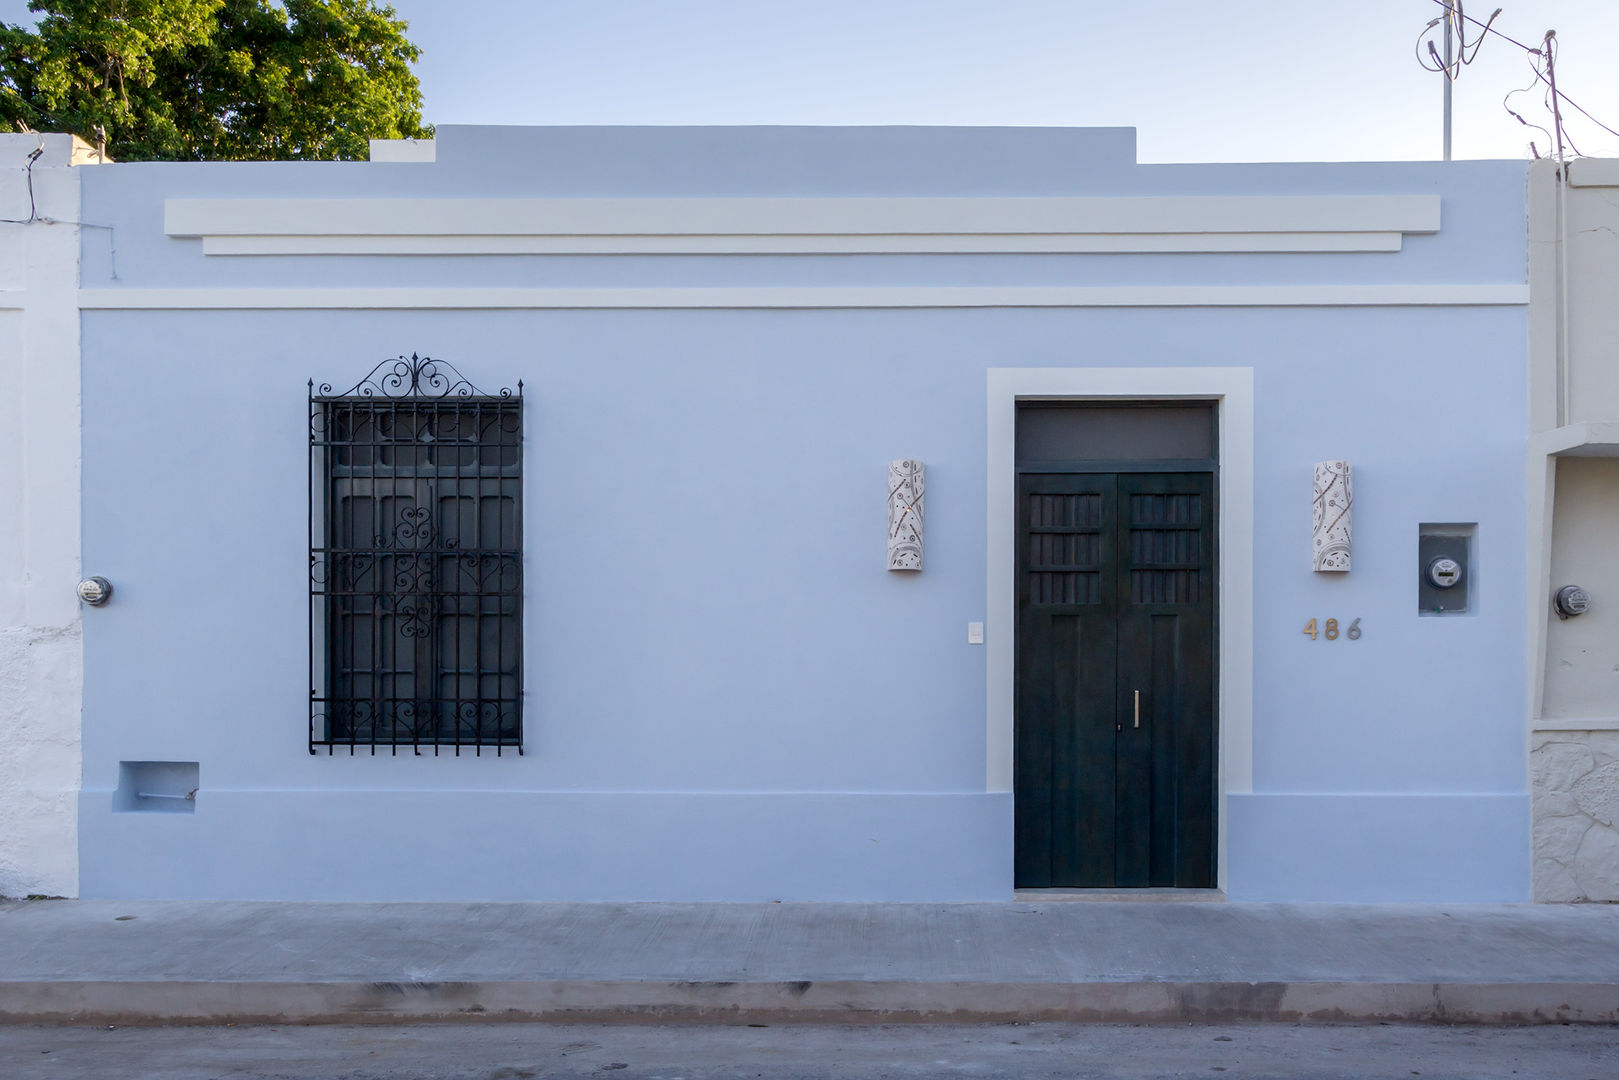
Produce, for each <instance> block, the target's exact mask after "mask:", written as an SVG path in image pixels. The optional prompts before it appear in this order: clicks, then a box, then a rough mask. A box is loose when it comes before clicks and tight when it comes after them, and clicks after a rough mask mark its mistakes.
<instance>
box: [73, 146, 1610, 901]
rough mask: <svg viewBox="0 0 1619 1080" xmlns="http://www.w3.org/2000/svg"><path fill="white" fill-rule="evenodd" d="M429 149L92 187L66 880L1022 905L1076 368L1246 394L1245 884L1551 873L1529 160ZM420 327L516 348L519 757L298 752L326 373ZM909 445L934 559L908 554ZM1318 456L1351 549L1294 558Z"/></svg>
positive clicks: (1442, 882) (351, 373)
mask: <svg viewBox="0 0 1619 1080" xmlns="http://www.w3.org/2000/svg"><path fill="white" fill-rule="evenodd" d="M395 156H399V155H395ZM408 157H409V159H410V160H396V161H389V162H382V161H374V162H371V163H356V164H343V165H312V164H311V165H287V164H278V165H230V166H223V165H128V166H126V165H115V166H108V167H105V168H102V169H97V170H95V171H94V173H92V174H89V175H88V176H87V177H86V179H85V181H84V206H85V209H84V213H85V214H86V215H87V220H95V221H97V222H103V223H106V224H109V225H111V226H113V229H114V235H115V236H116V252H117V255H116V260H117V263H116V268H114V266H113V264H112V262H111V260H110V255H109V252H110V249H109V248H108V247H107V246H105V245H102V244H98V243H97V242H95V241H94V240H93V239H91V238H85V239H84V240H83V241H82V244H81V252H82V262H83V265H82V271H81V278H82V288H81V290H80V291H79V293H78V294H77V295H78V306H79V308H80V326H81V333H82V371H83V384H84V396H83V463H84V464H83V507H84V518H83V530H82V536H83V562H84V572H85V573H87V574H100V575H104V576H105V577H107V578H108V579H109V580H111V581H112V582H113V583H114V585H115V588H116V590H117V592H116V595H115V597H114V599H113V601H112V602H111V603H109V604H108V605H106V606H105V607H103V608H98V609H94V610H90V611H88V612H87V613H86V614H85V616H84V655H85V670H86V675H85V679H84V691H83V692H84V706H83V745H84V764H83V791H82V795H81V797H80V799H79V823H78V829H79V840H78V851H79V860H78V861H79V868H80V891H81V892H82V894H83V895H85V896H144V897H158V896H171V897H220V898H228V897H253V898H286V899H400V900H404V899H429V900H431V899H446V900H448V899H457V900H469V899H564V898H566V899H606V900H658V899H739V900H740V899H748V900H754V899H788V898H793V899H940V900H943V899H985V900H989V899H1004V898H1008V897H1010V896H1012V895H1013V887H1014V879H1013V868H1012V862H1013V858H1012V855H1013V826H1014V821H1013V792H1014V789H1015V786H1016V784H1017V783H1018V778H1017V775H1016V769H1015V767H1014V764H1015V763H1014V754H1013V751H1012V740H1013V732H1014V729H1015V726H1016V723H1017V720H1016V709H1017V704H1016V700H1015V695H1014V685H1013V684H1014V676H1013V670H1014V667H1015V663H1016V651H1015V636H1016V635H1015V626H1014V624H1015V620H1016V617H1017V616H1016V609H1015V604H1016V597H1015V595H1014V587H1013V583H1012V582H1013V573H1014V565H1015V563H1016V558H1017V554H1016V552H1015V551H1014V544H1013V541H1012V536H1013V523H1012V515H1013V513H1014V504H1015V498H1014V483H1015V474H1016V468H1015V462H1014V443H1015V428H1016V425H1017V423H1018V420H1017V408H1018V403H1019V402H1020V401H1030V400H1037V399H1053V400H1062V401H1099V400H1110V401H1129V402H1155V401H1156V402H1162V401H1178V400H1196V401H1208V402H1213V403H1215V407H1216V409H1217V414H1218V458H1219V465H1218V469H1219V472H1218V483H1219V500H1218V530H1219V534H1218V540H1219V543H1218V547H1219V563H1218V588H1219V592H1218V617H1217V622H1218V626H1217V631H1216V637H1217V673H1216V686H1217V703H1218V707H1217V714H1218V715H1217V736H1218V738H1217V742H1218V753H1217V770H1218V776H1217V781H1218V783H1217V799H1216V804H1215V807H1214V811H1215V818H1216V820H1217V827H1218V833H1219V837H1218V856H1217V871H1218V879H1217V884H1218V885H1219V887H1220V888H1222V889H1223V890H1224V891H1225V893H1226V895H1227V896H1229V897H1231V898H1232V899H1235V900H1338V901H1469V900H1481V901H1482V900H1490V901H1512V900H1522V899H1527V898H1528V897H1529V893H1530V872H1529V867H1530V809H1529V783H1528V775H1529V754H1530V746H1529V744H1528V740H1527V739H1526V737H1525V727H1524V716H1525V713H1526V712H1527V711H1529V705H1530V700H1531V696H1530V695H1531V671H1530V668H1529V666H1528V665H1526V664H1525V663H1524V656H1525V653H1526V645H1525V627H1526V626H1530V625H1532V619H1531V617H1530V612H1531V609H1533V608H1535V607H1536V606H1537V605H1538V604H1539V602H1540V601H1539V599H1538V598H1537V599H1535V600H1534V602H1533V603H1530V602H1528V601H1527V600H1526V589H1527V588H1528V587H1529V586H1530V584H1531V583H1530V582H1529V580H1528V577H1527V575H1526V574H1525V573H1524V571H1523V568H1524V567H1525V566H1526V565H1528V563H1529V561H1530V558H1531V545H1532V543H1533V536H1532V535H1531V531H1530V530H1528V529H1526V527H1525V507H1526V505H1528V502H1529V494H1528V491H1527V490H1526V484H1525V480H1524V470H1523V467H1522V462H1523V453H1524V446H1525V443H1526V439H1527V436H1528V416H1527V414H1526V410H1525V407H1524V400H1525V386H1526V384H1527V381H1528V379H1529V359H1528V344H1527V342H1528V335H1529V315H1528V301H1529V294H1528V287H1527V286H1526V284H1525V264H1526V236H1525V227H1524V223H1525V213H1526V211H1525V184H1526V176H1525V166H1524V165H1522V164H1517V163H1503V162H1483V163H1465V164H1464V163H1454V164H1447V165H1438V164H1398V165H1331V166H1326V165H1296V166H1295V165H1266V166H1140V165H1137V164H1136V163H1135V161H1134V154H1133V135H1132V133H1130V132H1128V131H1122V130H1072V131H1069V130H991V129H882V128H876V129H769V128H764V129H633V128H629V129H522V130H508V129H484V128H445V129H442V130H441V132H440V134H439V138H438V140H437V143H436V145H435V146H434V147H432V149H431V153H430V154H429V153H427V152H425V151H424V148H422V147H412V148H411V153H410V154H409V155H408ZM410 354H420V355H424V356H427V355H430V356H434V357H439V358H442V359H445V360H448V361H451V362H453V363H454V365H455V366H456V367H457V368H458V369H459V370H460V371H461V372H463V373H465V375H466V376H467V377H468V378H469V379H471V380H472V381H474V382H476V383H477V384H479V385H480V386H484V387H500V386H513V387H515V386H516V385H517V383H518V381H519V380H521V381H522V384H523V390H522V393H523V401H524V410H525V413H524V415H525V419H524V422H523V440H524V441H523V451H522V475H523V477H524V484H525V489H524V494H523V507H524V509H523V517H522V524H523V537H524V541H523V567H524V596H523V599H524V610H523V680H524V688H523V689H524V694H523V702H524V753H523V754H522V755H520V756H518V755H512V754H509V753H507V754H502V755H501V756H499V757H490V756H488V755H481V756H477V757H472V756H468V755H462V756H459V757H457V756H453V755H445V754H441V755H439V756H433V755H432V754H426V755H422V756H417V755H415V754H403V755H398V756H395V755H393V754H390V753H383V754H380V755H377V756H372V755H371V754H369V753H360V754H356V755H353V756H350V755H349V754H348V753H337V754H328V753H326V752H325V751H324V750H323V751H322V752H320V753H316V754H311V753H310V748H309V746H308V740H307V737H306V722H307V717H308V701H309V697H310V693H311V691H310V686H309V660H308V657H309V655H310V652H311V649H310V644H309V635H310V630H309V625H310V623H309V606H308V604H309V572H308V564H309V559H310V552H309V544H308V540H307V536H308V524H307V523H308V519H309V513H310V510H309V502H310V494H309V492H310V490H311V478H310V476H311V474H310V468H311V466H310V458H309V446H310V434H309V429H308V411H307V408H306V399H307V391H306V387H307V386H308V384H309V382H310V380H313V381H314V382H315V383H317V384H319V383H323V382H330V383H332V384H334V385H349V384H351V383H353V382H355V381H356V380H359V379H361V378H362V377H364V376H365V375H366V373H367V372H368V371H370V370H371V369H372V368H373V367H374V366H375V365H376V364H377V363H378V362H380V361H383V360H385V359H387V358H389V357H394V356H400V355H406V356H408V355H410ZM899 459H908V460H914V461H918V462H922V463H925V466H926V478H927V484H926V499H927V506H926V536H925V551H926V556H925V560H924V563H923V569H922V570H921V571H920V572H891V571H888V570H887V569H886V568H885V566H886V564H885V554H886V540H885V523H886V521H887V513H888V507H887V503H886V500H885V479H886V474H887V468H888V463H889V462H891V461H895V460H899ZM1321 461H1347V462H1349V463H1351V464H1352V466H1353V469H1354V477H1355V499H1356V503H1355V519H1354V520H1355V525H1354V534H1353V547H1354V552H1353V556H1354V558H1353V569H1352V570H1351V571H1350V572H1348V573H1347V574H1345V573H1335V574H1323V573H1317V572H1315V571H1313V570H1312V556H1311V529H1312V511H1311V490H1312V479H1313V475H1314V468H1315V464H1316V463H1317V462H1321ZM1531 480H1532V474H1531ZM1425 526H1428V527H1435V526H1442V527H1443V528H1445V529H1451V528H1463V527H1466V528H1468V529H1470V532H1468V533H1467V535H1468V536H1469V537H1470V538H1471V539H1470V543H1471V544H1472V547H1471V549H1470V550H1471V552H1472V560H1473V562H1472V565H1471V566H1470V567H1469V570H1470V572H1471V574H1472V577H1471V580H1470V586H1469V588H1470V589H1471V593H1470V603H1469V605H1468V608H1467V610H1466V611H1465V613H1460V614H1454V615H1438V616H1436V615H1435V614H1434V613H1433V612H1432V611H1424V610H1422V609H1421V605H1420V604H1419V600H1418V581H1419V578H1420V577H1421V567H1420V566H1419V562H1418V549H1419V533H1421V532H1422V530H1423V528H1424V527H1425ZM53 588H56V589H58V590H62V589H64V588H65V590H66V595H68V596H69V597H71V582H66V583H60V582H59V583H57V584H55V585H53ZM1328 619H1333V620H1334V626H1335V628H1336V626H1338V625H1339V624H1341V625H1342V626H1345V627H1347V626H1349V625H1350V624H1351V622H1352V621H1353V620H1358V622H1357V623H1356V624H1355V625H1356V628H1357V633H1356V634H1355V635H1353V636H1349V635H1337V634H1336V631H1335V633H1334V635H1333V636H1331V637H1328V636H1321V635H1316V636H1310V635H1307V634H1305V633H1304V632H1303V631H1304V629H1305V628H1306V625H1307V624H1309V623H1312V622H1313V623H1316V624H1318V625H1321V626H1325V623H1326V620H1328ZM976 625H981V627H982V630H981V633H980V634H979V635H978V636H977V637H976V638H975V637H974V632H973V629H972V628H973V627H974V626H976ZM1594 761H1595V758H1593V762H1594ZM139 762H173V763H184V764H187V765H189V764H193V763H194V764H195V766H196V768H197V774H196V775H197V777H198V780H197V787H196V792H195V798H194V803H193V804H192V806H191V807H190V808H189V809H190V812H185V813H147V812H141V811H140V810H138V809H136V810H132V809H131V808H130V807H129V805H128V802H127V800H125V801H124V802H120V796H119V794H118V792H119V787H120V777H121V776H122V775H124V772H122V771H121V770H122V769H123V767H124V765H125V763H139ZM1594 767H1595V766H1594ZM1576 782H1581V783H1583V782H1584V780H1582V779H1581V778H1579V777H1575V778H1573V779H1571V781H1570V783H1576ZM1587 786H1589V784H1588V785H1587Z"/></svg>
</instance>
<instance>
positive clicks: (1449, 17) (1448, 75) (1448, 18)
mask: <svg viewBox="0 0 1619 1080" xmlns="http://www.w3.org/2000/svg"><path fill="white" fill-rule="evenodd" d="M1453 2H1454V0H1445V136H1444V142H1445V158H1444V160H1446V161H1449V160H1450V84H1451V83H1452V82H1454V81H1455V79H1454V78H1453V77H1452V72H1451V66H1452V63H1453V61H1452V60H1451V37H1450V26H1451V23H1452V22H1454V21H1455V15H1454V10H1453V8H1452V7H1451V5H1452V3H1453Z"/></svg>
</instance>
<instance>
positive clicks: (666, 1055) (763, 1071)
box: [0, 1023, 1619, 1080]
mask: <svg viewBox="0 0 1619 1080" xmlns="http://www.w3.org/2000/svg"><path fill="white" fill-rule="evenodd" d="M0 1076H4V1077H6V1078H7V1080H36V1078H39V1080H105V1078H108V1077H118V1078H119V1080H140V1078H145V1077H151V1078H159V1077H161V1078H163V1080H215V1078H221V1080H222V1078H245V1077H275V1078H283V1077H284V1078H288V1080H316V1078H319V1080H428V1078H432V1080H533V1078H542V1077H592V1078H595V1080H604V1078H609V1077H610V1078H612V1080H639V1078H645V1080H654V1078H656V1080H708V1078H719V1077H757V1078H772V1080H774V1078H781V1080H789V1078H791V1080H797V1078H812V1077H815V1078H818V1077H827V1078H832V1077H836V1078H840V1080H844V1078H848V1080H864V1078H868V1077H869V1078H877V1077H885V1078H889V1077H891V1078H896V1080H901V1078H911V1077H1002V1076H1004V1077H1019V1078H1023V1077H1028V1078H1035V1080H1038V1078H1044V1077H1063V1078H1067V1080H1076V1078H1081V1077H1095V1078H1119V1080H1126V1078H1128V1080H1146V1078H1166V1077H1201V1078H1210V1077H1220V1078H1221V1080H1237V1078H1244V1080H1249V1078H1256V1080H1257V1078H1271V1077H1275V1078H1283V1077H1286V1078H1289V1080H1329V1078H1330V1080H1351V1078H1353V1080H1367V1078H1383V1077H1387V1078H1397V1080H1410V1078H1412V1077H1421V1078H1423V1080H1497V1078H1499V1080H1508V1078H1519V1080H1529V1078H1548V1080H1549V1078H1556V1080H1614V1078H1615V1077H1619V1028H1614V1027H1602V1026H1578V1025H1576V1026H1562V1025H1549V1026H1539V1027H1522V1028H1502V1027H1495V1028H1483V1027H1444V1026H1435V1025H1427V1026H1423V1025H1370V1026H1363V1027H1348V1026H1325V1025H1304V1026H1298V1025H1287V1024H1256V1025H1245V1026H1228V1027H1212V1026H1201V1025H1200V1026H1184V1025H1182V1026H1152V1025H1145V1026H1122V1025H1070V1024H1034V1025H1025V1024H1011V1025H996V1026H957V1027H947V1026H889V1027H883V1026H863V1027H829V1026H809V1025H786V1026H771V1027H745V1026H650V1025H649V1026H636V1025H628V1026H602V1025H592V1026H580V1025H560V1024H503V1023H489V1024H481V1025H456V1024H429V1025H411V1026H397V1025H388V1026H374V1027H345V1026H312V1027H156V1028H140V1027H135V1028H116V1027H115V1028H105V1027H99V1028H98V1027H33V1026H13V1027H0Z"/></svg>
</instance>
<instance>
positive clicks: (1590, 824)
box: [1529, 731, 1619, 903]
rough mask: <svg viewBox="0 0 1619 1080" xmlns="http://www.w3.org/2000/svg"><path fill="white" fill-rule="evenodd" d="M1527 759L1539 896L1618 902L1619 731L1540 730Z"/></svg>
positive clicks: (1535, 884)
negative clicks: (1531, 781)
mask: <svg viewBox="0 0 1619 1080" xmlns="http://www.w3.org/2000/svg"><path fill="white" fill-rule="evenodd" d="M1529 760H1530V768H1531V772H1532V776H1533V781H1534V801H1533V817H1534V834H1533V836H1534V841H1533V842H1534V860H1535V862H1534V878H1533V886H1532V887H1533V895H1534V898H1535V899H1536V900H1537V901H1540V902H1544V903H1570V902H1577V901H1592V900H1595V901H1619V731H1540V732H1536V733H1535V736H1534V741H1533V742H1532V743H1531V745H1530V756H1529Z"/></svg>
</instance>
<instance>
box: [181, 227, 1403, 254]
mask: <svg viewBox="0 0 1619 1080" xmlns="http://www.w3.org/2000/svg"><path fill="white" fill-rule="evenodd" d="M1402 238H1403V237H1402V234H1401V233H1398V232H1343V233H1328V232H1308V233H1306V232H1293V233H1256V232H1238V233H1155V234H1145V233H1131V234H1114V233H929V234H921V233H914V234H895V233H883V234H860V235H829V234H827V235H816V236H803V235H787V234H778V235H772V236H744V235H739V234H738V235H725V236H645V235H641V236H304V235H299V236H205V237H203V240H202V253H203V254H204V255H895V254H920V255H933V254H967V255H971V254H1048V253H1055V254H1123V253H1142V254H1159V253H1166V254H1182V253H1204V252H1218V253H1246V252H1289V253H1303V252H1341V251H1399V250H1400V245H1401V241H1402Z"/></svg>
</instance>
